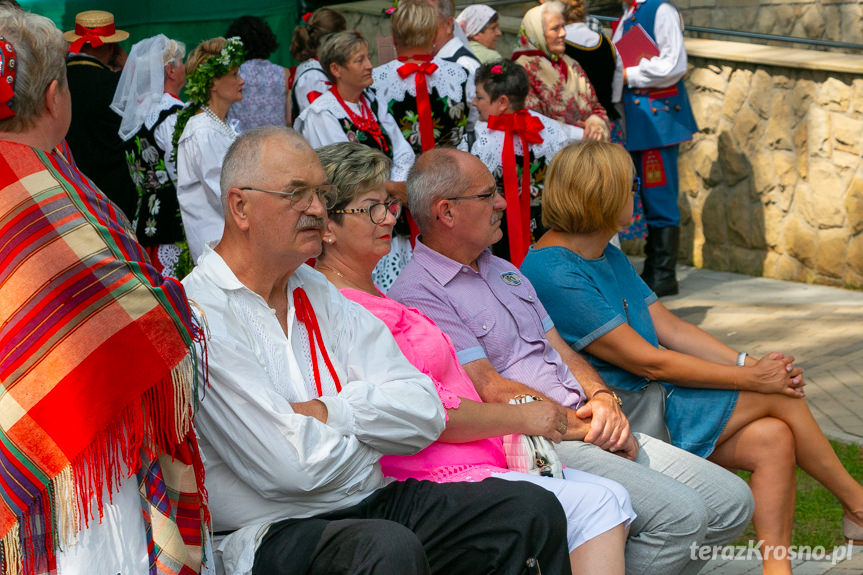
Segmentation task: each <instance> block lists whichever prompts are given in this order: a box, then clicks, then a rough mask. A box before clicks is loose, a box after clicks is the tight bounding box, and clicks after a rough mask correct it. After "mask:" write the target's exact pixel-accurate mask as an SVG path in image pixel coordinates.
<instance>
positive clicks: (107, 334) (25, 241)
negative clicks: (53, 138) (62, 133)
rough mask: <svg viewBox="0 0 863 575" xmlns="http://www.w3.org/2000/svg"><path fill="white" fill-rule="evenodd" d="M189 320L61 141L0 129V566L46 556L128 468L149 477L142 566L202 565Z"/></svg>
mask: <svg viewBox="0 0 863 575" xmlns="http://www.w3.org/2000/svg"><path fill="white" fill-rule="evenodd" d="M196 333H198V332H197V331H196V329H195V328H194V326H193V324H192V321H191V317H190V312H189V307H188V305H187V303H186V298H185V293H184V291H183V288H182V286H181V285H180V284H179V283H178V282H176V281H174V280H171V279H163V278H162V277H161V276H159V275H158V274H157V273H156V272H155V270H154V269H153V268H152V267H151V266H150V265H149V263H147V261H146V257H145V255H144V252H143V250H142V248H141V247H140V246H139V245H138V243H137V242H136V241H135V239H134V235H133V234H132V233H131V232H130V231H129V227H128V222H127V221H126V219H125V218H124V217H123V216H122V215H120V213H119V210H118V209H117V208H116V207H115V206H114V204H112V203H111V202H110V201H108V200H107V199H106V198H105V196H104V195H102V193H101V192H99V191H98V190H97V189H96V188H95V186H94V185H93V184H92V182H90V180H88V179H87V178H86V177H84V176H83V175H82V174H81V173H80V172H79V171H78V170H77V168H75V167H74V166H73V165H71V164H70V163H69V162H68V161H67V159H66V158H65V157H64V156H63V155H62V154H60V153H56V152H55V153H51V154H45V153H43V152H41V151H39V150H35V149H33V148H30V147H28V146H24V145H21V144H15V143H12V142H7V141H0V383H2V391H0V496H2V499H0V563H2V564H0V567H2V573H3V574H4V575H8V574H18V573H23V574H24V575H33V574H41V573H50V572H52V571H54V570H55V568H56V558H55V552H56V549H57V548H58V546H64V547H65V546H66V545H68V544H70V543H71V542H72V541H74V539H75V536H76V534H77V533H78V532H79V531H80V530H82V529H85V528H86V526H87V525H88V523H89V522H90V521H94V520H98V519H99V518H101V511H102V500H101V498H102V493H103V488H104V487H107V488H108V489H111V490H115V489H116V488H117V486H118V485H119V482H120V480H121V479H125V477H121V476H122V475H137V481H139V482H141V484H142V485H143V486H144V489H142V496H143V497H144V498H145V500H144V503H143V505H142V511H143V513H142V521H148V525H147V534H148V539H149V541H148V543H149V551H150V563H151V569H150V573H151V574H152V573H197V572H198V569H199V567H200V561H201V541H202V529H203V528H204V527H205V526H206V523H207V521H208V520H209V517H208V515H207V510H206V492H205V490H204V483H203V466H202V465H201V460H200V455H199V452H198V447H197V443H196V442H195V437H194V432H193V430H192V415H193V407H194V401H195V398H196V394H197V388H196V365H195V361H196V360H195V357H196V356H195V353H194V345H195V343H196V341H197V340H198V337H197V336H196V335H194V334H196ZM168 466H171V467H172V470H171V472H170V473H169V472H168V471H167V467H168ZM178 466H179V467H180V468H179V469H174V468H175V467H178ZM125 470H127V471H126V473H125V474H124V471H125ZM163 470H165V473H164V474H163ZM166 478H169V482H168V483H167V484H166V481H165V479H166ZM171 481H177V482H180V483H181V485H171V484H170V482H171ZM94 502H95V505H94ZM93 507H95V508H93ZM155 513H161V514H162V515H163V516H164V517H160V518H159V520H158V521H156V519H155V518H154V517H153V514H155ZM153 525H158V528H157V529H154V528H153ZM177 533H179V535H180V537H177Z"/></svg>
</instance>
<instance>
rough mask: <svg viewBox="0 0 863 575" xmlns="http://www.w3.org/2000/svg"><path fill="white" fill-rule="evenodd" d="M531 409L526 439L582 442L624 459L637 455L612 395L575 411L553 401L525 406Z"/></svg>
mask: <svg viewBox="0 0 863 575" xmlns="http://www.w3.org/2000/svg"><path fill="white" fill-rule="evenodd" d="M524 407H525V408H529V409H532V410H533V411H534V413H531V414H530V416H529V417H528V418H527V419H528V420H529V421H531V422H532V424H533V426H534V427H533V429H530V430H528V431H527V432H526V433H528V434H529V435H542V436H543V437H545V438H547V439H549V440H550V441H553V442H555V443H560V441H561V440H566V439H569V440H581V441H584V442H586V443H592V444H594V445H596V446H597V447H600V448H602V449H604V450H606V451H610V452H612V453H616V454H618V455H620V456H622V457H625V458H627V459H634V458H635V456H636V455H637V454H638V442H637V441H636V440H635V437H633V435H632V434H631V433H630V430H629V421H628V420H627V419H626V416H625V415H624V414H623V412H622V411H621V410H620V407H619V406H618V405H617V403H616V402H615V401H614V399H613V398H612V396H611V395H609V394H607V393H602V394H599V395H597V396H596V397H595V398H594V399H592V400H591V401H589V402H587V403H585V404H584V405H582V406H581V407H580V408H578V409H567V408H565V407H563V406H561V405H558V404H557V403H555V402H553V401H534V402H532V403H529V404H527V405H525V406H524Z"/></svg>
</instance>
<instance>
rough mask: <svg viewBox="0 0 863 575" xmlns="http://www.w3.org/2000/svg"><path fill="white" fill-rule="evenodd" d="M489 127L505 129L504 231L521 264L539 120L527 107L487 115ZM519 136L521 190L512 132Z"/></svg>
mask: <svg viewBox="0 0 863 575" xmlns="http://www.w3.org/2000/svg"><path fill="white" fill-rule="evenodd" d="M488 127H489V129H490V130H500V131H502V132H504V134H505V135H504V139H503V151H502V152H501V158H500V160H501V164H502V165H503V190H504V197H505V198H506V208H507V211H508V212H509V215H508V216H507V218H506V231H507V236H508V238H509V259H510V261H511V262H512V263H513V264H514V265H515V266H516V267H518V266H520V265H521V261H522V260H523V259H524V256H525V255H527V247H528V245H529V244H530V148H529V145H530V144H541V143H542V136H541V135H540V132H541V131H542V129H543V125H542V121H541V120H540V119H539V118H537V117H535V116H532V115H530V113H529V112H528V111H527V110H519V111H518V112H516V113H515V114H511V113H510V114H501V115H500V116H489V117H488ZM515 135H517V136H518V137H519V138H520V139H521V156H522V167H521V194H520V195H519V190H518V170H517V169H516V165H515V145H514V144H513V136H515Z"/></svg>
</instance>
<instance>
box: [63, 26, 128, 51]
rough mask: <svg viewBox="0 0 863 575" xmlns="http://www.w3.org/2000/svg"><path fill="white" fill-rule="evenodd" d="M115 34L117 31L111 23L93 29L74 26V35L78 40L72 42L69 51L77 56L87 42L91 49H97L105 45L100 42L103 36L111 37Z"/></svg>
mask: <svg viewBox="0 0 863 575" xmlns="http://www.w3.org/2000/svg"><path fill="white" fill-rule="evenodd" d="M116 32H117V30H116V28H114V24H113V23H111V24H105V25H104V26H97V27H95V28H87V27H86V26H82V25H80V24H75V34H77V35H78V36H80V38H78V39H77V40H75V41H74V42H72V45H71V46H70V47H69V51H70V52H72V53H74V54H77V53H78V52H80V51H81V48H83V47H84V44H86V43H87V42H89V43H90V45H91V46H92V47H94V48H98V47H99V46H101V45H102V44H104V43H105V42H103V41H102V37H103V36H113V35H114V34H115V33H116Z"/></svg>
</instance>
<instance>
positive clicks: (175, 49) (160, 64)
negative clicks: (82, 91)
mask: <svg viewBox="0 0 863 575" xmlns="http://www.w3.org/2000/svg"><path fill="white" fill-rule="evenodd" d="M185 53H186V47H185V46H184V45H183V43H182V42H177V41H176V40H171V39H169V38H167V37H166V36H165V35H163V34H159V35H158V36H153V37H152V38H147V39H145V40H141V41H140V42H138V43H137V44H135V45H134V46H132V50H131V51H130V52H129V57H128V59H127V60H126V65H125V66H124V67H123V73H122V74H121V75H120V82H119V84H117V91H116V92H114V99H113V100H112V101H111V109H112V110H114V111H115V112H117V113H118V114H119V115H120V116H121V117H122V118H123V120H122V121H121V122H120V130H119V134H120V137H121V138H122V139H123V140H124V141H125V140H128V139H129V138H131V137H132V136H134V135H135V134H136V133H137V132H138V130H140V129H141V126H142V125H143V124H144V120H145V119H146V117H147V114H149V112H150V110H152V109H153V107H155V106H157V105H158V104H159V101H160V100H161V99H162V93H163V92H164V91H165V66H166V65H167V64H169V63H171V62H174V63H177V62H182V60H183V56H184V55H185Z"/></svg>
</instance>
